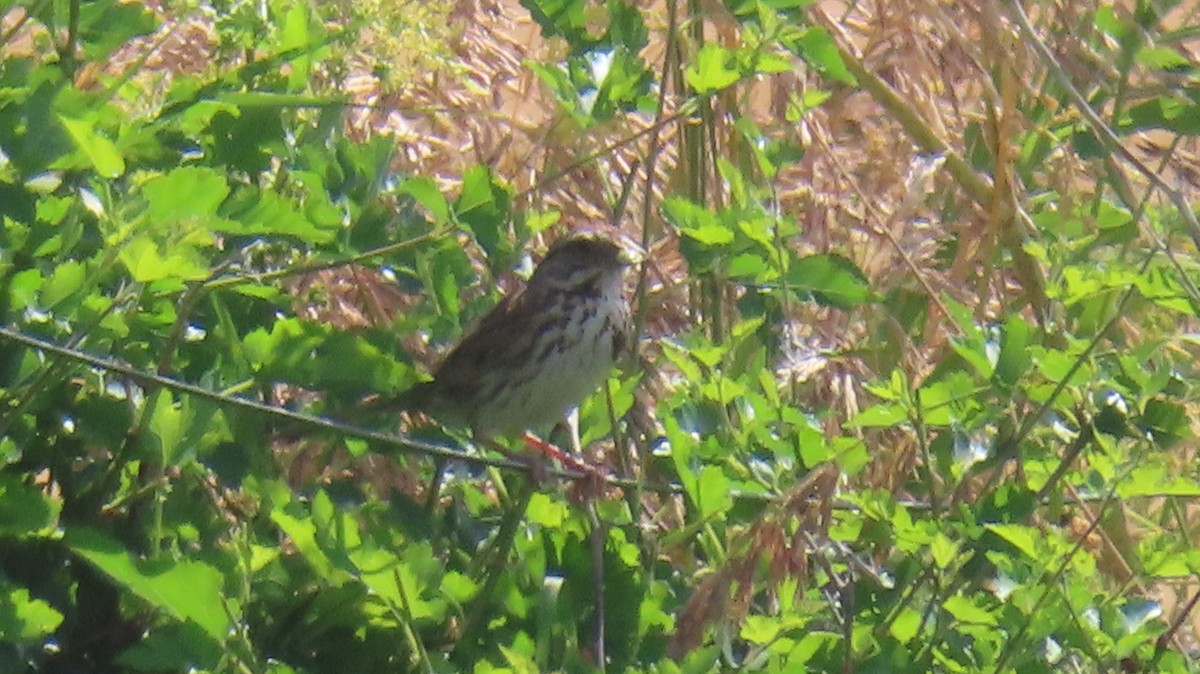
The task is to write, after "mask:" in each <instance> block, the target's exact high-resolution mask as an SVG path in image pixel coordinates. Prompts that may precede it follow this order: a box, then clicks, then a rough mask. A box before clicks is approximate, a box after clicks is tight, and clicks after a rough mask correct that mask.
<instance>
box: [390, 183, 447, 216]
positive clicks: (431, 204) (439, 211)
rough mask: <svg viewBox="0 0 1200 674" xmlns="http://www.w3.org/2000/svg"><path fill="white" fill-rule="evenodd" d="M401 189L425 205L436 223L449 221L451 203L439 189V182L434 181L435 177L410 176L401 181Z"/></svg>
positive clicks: (403, 192)
mask: <svg viewBox="0 0 1200 674" xmlns="http://www.w3.org/2000/svg"><path fill="white" fill-rule="evenodd" d="M399 191H400V192H401V193H402V194H407V195H409V196H411V197H412V198H414V199H416V200H417V203H419V204H421V205H422V206H424V207H425V208H426V209H427V210H428V211H429V213H430V214H431V215H432V216H433V221H434V222H435V223H437V224H439V225H441V224H445V223H446V222H447V221H449V219H450V204H448V203H446V197H445V196H444V195H443V194H442V191H441V190H439V189H438V186H437V183H435V182H434V181H433V178H427V177H424V176H422V177H417V178H409V179H408V180H405V181H404V182H403V183H400V189H399Z"/></svg>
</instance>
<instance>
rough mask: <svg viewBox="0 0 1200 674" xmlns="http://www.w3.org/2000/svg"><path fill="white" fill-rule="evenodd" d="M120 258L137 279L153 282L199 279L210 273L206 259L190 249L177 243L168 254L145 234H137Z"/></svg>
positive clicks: (206, 276)
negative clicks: (164, 253)
mask: <svg viewBox="0 0 1200 674" xmlns="http://www.w3.org/2000/svg"><path fill="white" fill-rule="evenodd" d="M117 257H118V258H119V259H120V260H121V262H122V263H123V264H124V265H125V267H126V268H127V269H129V274H130V275H131V276H132V277H133V279H134V280H135V281H138V282H141V283H153V282H155V281H162V280H164V279H179V280H183V281H200V280H203V279H206V278H208V277H209V275H210V272H209V270H208V268H207V267H206V266H205V265H204V261H203V260H202V259H201V258H200V256H199V255H197V254H196V253H195V251H193V250H192V249H191V248H188V247H185V246H174V247H172V248H171V249H169V250H168V252H167V253H166V255H163V254H162V252H160V250H159V247H158V246H157V245H155V243H154V242H153V241H151V240H150V239H149V238H146V237H138V238H136V239H133V240H132V241H130V242H129V243H127V244H125V245H124V246H123V247H122V248H121V252H120V253H118V255H117Z"/></svg>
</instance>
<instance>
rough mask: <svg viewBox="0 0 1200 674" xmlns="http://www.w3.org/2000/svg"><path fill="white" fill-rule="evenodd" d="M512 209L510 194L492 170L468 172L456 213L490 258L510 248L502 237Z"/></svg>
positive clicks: (479, 167)
mask: <svg viewBox="0 0 1200 674" xmlns="http://www.w3.org/2000/svg"><path fill="white" fill-rule="evenodd" d="M511 207H512V193H511V191H510V190H509V189H508V188H507V187H505V186H504V185H502V184H501V183H500V182H499V180H498V179H497V178H496V177H495V176H494V175H493V174H492V171H491V169H489V168H488V167H486V166H483V165H481V164H476V165H474V166H472V167H470V168H468V169H467V170H466V172H465V173H464V174H463V179H462V190H461V191H460V192H459V195H458V200H457V201H456V202H455V204H454V211H455V213H456V215H457V217H458V219H459V221H461V222H462V223H464V224H466V225H467V226H468V227H469V228H470V230H471V233H472V234H473V235H474V236H475V240H476V241H478V242H479V245H480V246H482V247H483V250H484V251H485V252H486V253H487V254H488V256H489V257H492V256H493V255H494V254H495V253H497V252H506V251H508V250H509V249H510V248H511V245H510V244H509V243H508V241H507V239H506V237H503V236H502V234H503V232H504V230H505V228H506V227H507V226H508V222H509V212H510V210H511Z"/></svg>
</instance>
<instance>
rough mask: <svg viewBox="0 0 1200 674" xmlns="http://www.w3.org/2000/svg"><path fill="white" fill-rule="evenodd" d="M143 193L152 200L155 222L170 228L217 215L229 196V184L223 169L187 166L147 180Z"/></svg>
mask: <svg viewBox="0 0 1200 674" xmlns="http://www.w3.org/2000/svg"><path fill="white" fill-rule="evenodd" d="M142 194H143V196H145V197H146V202H147V203H148V204H149V208H148V210H147V212H146V215H147V216H148V217H149V218H150V221H151V224H152V226H153V227H158V228H167V227H171V226H173V225H175V224H177V223H190V222H194V221H196V220H200V221H205V220H207V219H209V218H213V217H215V216H216V213H217V208H218V207H219V206H220V205H221V202H223V201H224V200H225V198H226V197H227V196H229V185H228V183H227V181H226V179H225V175H224V174H223V173H221V172H220V171H217V170H215V169H211V168H205V167H200V166H184V167H181V168H176V169H174V170H172V171H170V172H169V173H166V174H163V175H161V176H158V177H156V178H151V179H150V180H147V181H146V183H145V184H144V185H142Z"/></svg>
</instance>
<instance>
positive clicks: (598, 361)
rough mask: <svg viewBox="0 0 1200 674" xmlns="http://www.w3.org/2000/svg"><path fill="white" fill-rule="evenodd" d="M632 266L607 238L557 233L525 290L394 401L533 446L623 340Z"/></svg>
mask: <svg viewBox="0 0 1200 674" xmlns="http://www.w3.org/2000/svg"><path fill="white" fill-rule="evenodd" d="M628 266H629V259H628V257H627V256H626V255H625V253H624V251H623V249H622V248H621V247H620V246H619V245H618V244H616V243H615V242H613V241H612V240H611V239H608V238H605V237H603V236H599V235H595V234H589V235H569V236H566V237H563V238H561V239H560V240H559V241H557V242H556V243H555V244H554V245H553V246H552V247H551V248H550V250H549V252H547V254H546V256H545V258H544V259H543V260H542V261H541V262H540V263H539V264H538V265H537V267H536V268H535V269H534V272H533V275H532V276H531V277H530V278H529V281H528V283H527V284H526V285H525V287H524V288H523V289H521V290H520V291H519V292H517V293H514V294H512V295H509V296H506V297H504V298H503V299H502V300H501V301H500V302H499V303H498V304H497V305H496V306H495V307H493V308H492V309H491V311H489V312H488V313H487V314H486V315H484V317H483V318H482V319H481V320H480V321H479V322H478V323H477V324H476V325H475V326H474V328H473V329H471V330H470V331H469V332H468V333H467V334H466V336H464V337H463V338H462V339H461V341H459V342H458V344H457V345H455V346H454V348H453V349H451V350H450V352H449V353H448V354H447V355H446V357H445V358H444V359H443V360H442V361H441V362H440V363H439V364H438V365H437V366H436V367H435V368H434V369H433V372H432V378H431V379H430V380H428V381H425V382H422V383H419V384H417V385H415V386H414V387H412V388H410V389H408V390H407V391H405V392H404V393H402V394H401V395H400V396H399V403H398V404H399V406H400V407H402V408H403V409H405V410H407V411H409V412H414V411H419V412H422V413H424V414H426V415H428V416H430V417H432V418H433V419H434V420H436V421H437V422H439V423H440V424H442V425H443V426H447V427H463V428H467V429H469V430H470V431H471V432H472V434H473V435H474V436H475V437H476V438H477V439H484V440H489V439H493V438H496V437H501V436H508V435H514V434H518V433H522V434H526V435H525V439H526V442H527V443H529V444H532V445H534V446H539V445H538V444H537V443H536V442H532V441H531V440H530V437H529V434H537V433H544V432H548V431H549V430H551V429H552V428H553V427H554V426H555V425H556V424H558V423H559V422H561V421H563V420H564V419H566V418H567V415H568V414H569V413H570V412H571V411H572V410H573V409H575V408H577V406H578V405H579V404H580V403H581V402H582V401H583V399H584V398H586V397H587V396H588V395H589V394H591V393H592V392H594V391H595V390H596V389H597V388H598V387H599V386H600V385H601V384H602V383H603V382H604V381H605V380H606V379H607V377H608V375H609V373H610V372H611V370H612V368H613V366H614V364H615V363H616V362H617V360H618V358H619V357H620V354H621V352H622V350H623V349H624V348H625V347H626V340H627V338H628V322H629V315H630V312H629V304H628V302H627V301H626V299H625V296H624V287H625V286H624V272H625V270H626V269H627V267H628ZM539 448H541V449H543V450H547V448H546V447H544V446H539ZM547 451H548V450H547ZM556 458H560V459H561V458H562V457H561V456H556Z"/></svg>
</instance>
